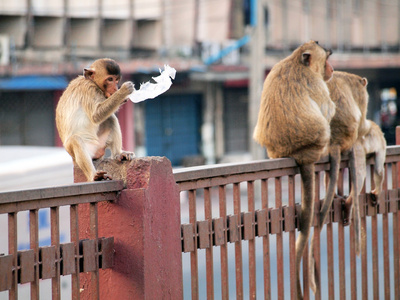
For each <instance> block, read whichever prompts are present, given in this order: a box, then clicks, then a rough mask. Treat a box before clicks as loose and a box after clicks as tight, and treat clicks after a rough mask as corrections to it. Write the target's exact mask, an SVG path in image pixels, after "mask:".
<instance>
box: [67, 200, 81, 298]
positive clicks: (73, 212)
mask: <svg viewBox="0 0 400 300" xmlns="http://www.w3.org/2000/svg"><path fill="white" fill-rule="evenodd" d="M69 211H70V217H69V218H70V230H71V242H72V243H74V244H75V269H76V272H75V273H74V274H72V275H71V285H72V287H71V288H72V299H76V300H79V299H80V290H79V289H80V283H79V273H80V263H79V259H80V256H79V222H78V205H71V206H70V209H69Z"/></svg>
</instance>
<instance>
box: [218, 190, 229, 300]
mask: <svg viewBox="0 0 400 300" xmlns="http://www.w3.org/2000/svg"><path fill="white" fill-rule="evenodd" d="M218 193H219V195H218V197H219V216H220V218H222V219H223V224H224V228H223V229H224V240H225V243H224V244H222V245H221V246H220V255H221V298H222V299H229V280H228V274H229V273H228V247H227V241H228V230H227V226H226V189H225V185H220V186H219V187H218Z"/></svg>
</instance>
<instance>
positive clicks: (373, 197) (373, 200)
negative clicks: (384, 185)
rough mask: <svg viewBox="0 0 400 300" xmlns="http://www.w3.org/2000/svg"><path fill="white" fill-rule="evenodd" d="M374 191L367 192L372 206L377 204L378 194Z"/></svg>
mask: <svg viewBox="0 0 400 300" xmlns="http://www.w3.org/2000/svg"><path fill="white" fill-rule="evenodd" d="M374 191H375V190H374ZM374 191H371V193H369V200H370V203H371V205H372V206H376V205H377V204H378V195H377V194H376V193H375V192H374Z"/></svg>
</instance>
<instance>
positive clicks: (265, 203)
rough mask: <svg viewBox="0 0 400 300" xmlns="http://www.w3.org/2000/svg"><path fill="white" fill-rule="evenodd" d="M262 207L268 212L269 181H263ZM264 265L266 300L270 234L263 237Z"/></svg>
mask: <svg viewBox="0 0 400 300" xmlns="http://www.w3.org/2000/svg"><path fill="white" fill-rule="evenodd" d="M261 205H262V209H264V210H266V211H267V210H268V207H269V201H268V180H267V179H262V180H261ZM239 213H240V211H239ZM267 221H268V220H267ZM267 224H268V223H267ZM267 232H269V226H267ZM263 265H264V299H271V262H270V249H269V234H266V235H265V236H264V237H263Z"/></svg>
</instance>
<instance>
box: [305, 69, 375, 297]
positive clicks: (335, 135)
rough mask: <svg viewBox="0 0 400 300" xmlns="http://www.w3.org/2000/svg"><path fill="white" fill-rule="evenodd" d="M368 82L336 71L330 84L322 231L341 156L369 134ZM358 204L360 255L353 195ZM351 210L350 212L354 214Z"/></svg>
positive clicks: (315, 285)
mask: <svg viewBox="0 0 400 300" xmlns="http://www.w3.org/2000/svg"><path fill="white" fill-rule="evenodd" d="M367 83H368V82H367V80H366V79H365V78H361V77H360V76H358V75H355V74H350V73H346V72H338V71H335V72H334V73H333V77H332V80H330V81H329V82H328V83H327V84H328V88H329V93H330V97H331V99H332V101H333V102H334V103H335V104H336V112H335V115H334V116H333V118H332V120H331V123H330V127H331V140H330V146H329V155H330V162H331V169H330V172H329V183H328V188H327V192H326V196H325V200H324V203H323V205H322V208H321V211H320V217H319V222H318V225H319V227H320V228H321V227H322V226H323V224H324V223H325V220H326V217H327V214H328V211H329V210H330V208H331V206H332V201H333V197H334V195H335V189H336V185H337V179H338V175H339V166H340V161H341V153H343V152H349V151H350V150H352V148H353V146H354V145H355V143H356V141H357V139H358V137H359V136H361V135H363V134H365V133H366V131H367V130H368V125H367V122H366V114H367V106H368V92H367V89H366V86H367ZM356 155H357V156H358V155H359V154H357V153H355V152H354V151H353V152H351V153H350V162H349V163H350V172H351V175H352V176H351V178H352V186H353V187H355V189H354V190H353V191H358V188H357V184H358V181H357V170H356V166H355V163H356ZM353 198H355V199H357V201H354V202H355V207H356V210H355V218H354V221H355V222H354V228H355V233H356V252H357V254H359V252H360V244H361V235H360V217H359V216H360V215H359V208H358V194H357V195H354V197H353ZM351 208H352V205H351V207H350V212H349V214H350V213H351ZM314 241H315V237H314V236H313V237H312V240H311V247H310V251H309V272H310V286H311V289H312V290H313V291H314V293H315V292H316V291H317V290H318V289H319V282H318V277H317V276H316V274H317V273H318V270H316V269H315V260H314Z"/></svg>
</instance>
